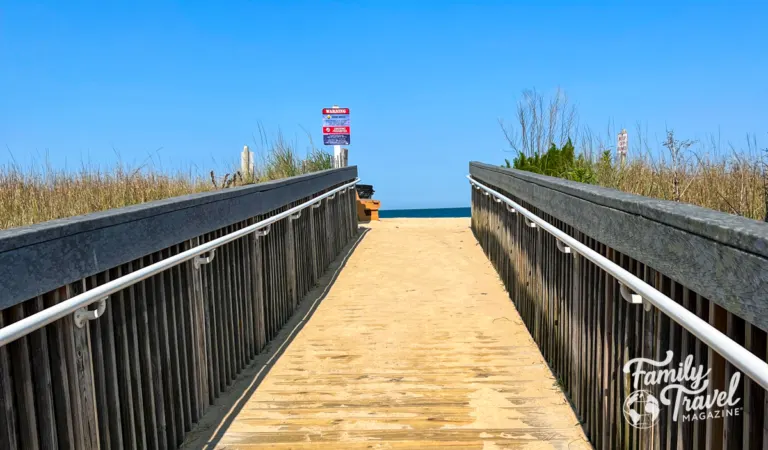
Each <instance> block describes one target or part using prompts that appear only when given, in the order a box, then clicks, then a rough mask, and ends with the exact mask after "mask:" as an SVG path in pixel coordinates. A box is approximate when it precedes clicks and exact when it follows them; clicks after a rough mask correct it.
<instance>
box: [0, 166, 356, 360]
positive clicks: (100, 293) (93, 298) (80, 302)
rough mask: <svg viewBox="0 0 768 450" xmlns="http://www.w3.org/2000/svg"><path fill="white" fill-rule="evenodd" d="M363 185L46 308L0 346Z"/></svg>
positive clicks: (16, 326)
mask: <svg viewBox="0 0 768 450" xmlns="http://www.w3.org/2000/svg"><path fill="white" fill-rule="evenodd" d="M359 182H360V179H359V178H356V179H355V180H354V181H351V182H349V183H347V184H345V185H343V186H340V187H337V188H335V189H332V190H330V191H328V192H326V193H324V194H322V195H319V196H317V197H315V198H313V199H311V200H309V201H307V202H304V203H302V204H300V205H297V206H294V207H293V208H291V209H288V210H286V211H283V212H281V213H279V214H276V215H274V216H272V217H268V218H266V219H264V220H262V221H261V222H257V223H255V224H253V225H249V226H247V227H245V228H242V229H240V230H237V231H235V232H232V233H229V234H227V235H225V236H222V237H220V238H217V239H214V240H212V241H209V242H206V243H205V244H201V245H198V246H197V247H194V248H191V249H189V250H186V251H184V252H182V253H179V254H178V255H174V256H171V257H170V258H166V259H164V260H162V261H158V262H156V263H154V264H152V265H149V266H147V267H144V268H141V269H139V270H137V271H135V272H131V273H129V274H127V275H125V276H122V277H120V278H116V279H114V280H112V281H109V282H107V283H104V284H102V285H101V286H98V287H95V288H93V289H91V290H89V291H86V292H83V293H82V294H78V295H76V296H74V297H72V298H70V299H67V300H64V301H63V302H61V303H57V304H56V305H54V306H51V307H50V308H46V309H44V310H42V311H40V312H37V313H35V314H32V315H31V316H29V317H25V318H23V319H21V320H19V321H18V322H14V323H12V324H10V325H7V326H5V327H3V328H0V347H2V346H4V345H6V344H8V343H11V342H13V341H15V340H16V339H19V338H21V337H23V336H26V335H27V334H29V333H31V332H33V331H35V330H38V329H40V328H42V327H44V326H46V325H48V324H49V323H51V322H54V321H56V320H58V319H61V318H62V317H64V316H67V315H69V314H72V313H74V312H75V311H77V310H78V309H80V308H83V307H86V306H88V305H90V304H91V303H95V302H97V301H100V300H104V299H106V298H107V297H109V296H110V295H111V294H114V293H116V292H119V291H121V290H123V289H125V288H127V287H129V286H132V285H134V284H136V283H138V282H139V281H142V280H145V279H147V278H149V277H151V276H153V275H157V274H159V273H161V272H163V271H165V270H168V269H170V268H171V267H174V266H177V265H179V264H181V263H183V262H185V261H189V260H190V259H192V258H196V257H198V256H200V255H202V254H204V253H208V252H212V251H214V250H215V249H216V248H218V247H221V246H222V245H224V244H227V243H229V242H232V241H234V240H236V239H239V238H241V237H243V236H246V235H248V234H250V233H255V232H258V231H260V230H261V229H264V228H267V229H268V228H269V227H270V225H272V224H273V223H275V222H277V221H279V220H282V219H284V218H286V217H289V216H292V215H294V214H296V213H298V212H300V211H301V210H303V209H306V208H309V207H310V206H312V205H314V204H315V203H317V202H319V201H320V200H323V199H324V198H326V197H330V196H333V195H336V193H337V192H340V191H344V190H346V189H348V188H350V187H352V186H354V185H356V184H357V183H359Z"/></svg>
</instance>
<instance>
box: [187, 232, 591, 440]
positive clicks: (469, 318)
mask: <svg viewBox="0 0 768 450" xmlns="http://www.w3.org/2000/svg"><path fill="white" fill-rule="evenodd" d="M435 222H438V223H437V224H436V223H435ZM468 224H469V221H468V220H465V219H460V220H454V219H441V220H439V221H424V220H418V219H412V220H411V219H409V220H403V221H394V220H390V221H382V222H380V223H375V224H372V225H371V228H372V230H371V231H370V232H369V233H368V234H367V235H366V237H365V238H364V239H363V240H362V242H361V244H360V245H359V246H358V247H357V249H356V250H355V252H354V253H353V254H352V255H351V257H350V259H349V260H348V261H347V263H346V265H345V266H344V268H343V269H342V270H341V272H340V273H339V275H338V278H337V279H336V280H335V282H334V283H333V285H332V287H331V288H330V290H329V291H328V294H327V296H326V297H325V298H324V299H323V300H322V303H320V305H319V307H318V308H317V310H316V311H315V312H314V313H313V315H312V316H311V318H309V320H308V322H307V323H306V325H305V326H304V327H303V328H302V329H301V330H300V331H298V333H297V334H296V335H295V338H294V339H293V340H292V341H291V342H290V344H289V345H287V347H285V348H284V352H282V354H281V356H280V357H279V359H277V362H276V363H275V364H274V366H271V368H270V369H269V371H268V374H267V375H266V377H265V378H264V379H263V381H261V383H260V384H259V385H258V387H257V388H256V389H255V390H254V391H253V392H252V393H249V395H247V396H246V397H245V398H244V400H243V401H244V402H245V403H244V406H243V407H242V409H239V412H238V411H237V410H235V411H234V412H233V413H232V414H233V416H232V419H231V423H228V424H227V425H226V426H225V428H224V429H223V431H222V433H223V436H222V437H221V439H220V440H219V441H218V443H217V444H218V446H219V447H221V448H227V449H238V448H244V449H250V448H254V449H256V448H285V449H287V448H307V449H309V448H313V449H314V448H318V449H319V448H324V449H340V450H342V449H357V448H403V449H406V448H407V449H411V448H515V447H520V448H571V449H578V448H590V446H589V445H588V444H587V443H585V442H584V436H583V434H582V432H581V430H580V427H579V426H578V421H577V420H576V418H575V416H574V415H573V413H572V411H571V410H570V407H569V406H568V404H567V402H566V401H565V398H564V397H563V395H562V393H560V391H559V390H558V389H557V387H556V386H555V379H554V377H553V376H552V374H551V372H550V371H549V369H548V367H547V364H546V362H545V360H544V359H543V357H542V356H541V354H540V353H539V352H538V350H537V349H536V347H535V344H534V343H533V341H532V339H531V338H530V336H529V335H528V332H527V331H526V329H525V326H524V325H523V324H522V322H521V319H520V316H519V314H518V313H517V311H516V310H515V308H514V306H513V305H512V303H511V302H509V299H508V296H507V293H506V292H505V291H504V289H503V287H502V286H501V285H500V283H499V280H498V278H497V277H496V275H495V274H494V271H493V268H492V266H491V265H490V264H488V263H487V262H486V261H485V260H484V256H483V253H482V252H481V250H480V249H479V248H478V247H477V246H475V245H474V242H473V238H472V235H471V232H470V231H469V229H468V226H467V225H468ZM397 226H399V228H396V227H397ZM213 426H214V427H217V426H218V425H213ZM484 445H485V447H483V446H484ZM201 447H203V448H205V445H202V444H200V442H199V441H198V442H188V443H187V448H201Z"/></svg>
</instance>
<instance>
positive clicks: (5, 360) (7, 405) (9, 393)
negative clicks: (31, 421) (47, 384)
mask: <svg viewBox="0 0 768 450" xmlns="http://www.w3.org/2000/svg"><path fill="white" fill-rule="evenodd" d="M4 316H5V314H4V313H3V311H0V328H2V327H4V326H5V325H6V320H5V317H4ZM13 381H14V380H13V376H12V374H11V357H10V355H9V351H8V346H2V347H0V411H2V414H0V448H7V449H9V450H16V449H18V448H19V437H18V436H17V431H16V421H17V419H16V406H15V404H14V402H15V395H14V390H15V388H14V384H13Z"/></svg>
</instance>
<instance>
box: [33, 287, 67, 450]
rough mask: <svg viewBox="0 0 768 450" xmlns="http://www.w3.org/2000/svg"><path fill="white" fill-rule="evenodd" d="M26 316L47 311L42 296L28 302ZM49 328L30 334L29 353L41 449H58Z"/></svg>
mask: <svg viewBox="0 0 768 450" xmlns="http://www.w3.org/2000/svg"><path fill="white" fill-rule="evenodd" d="M26 307H27V308H26V316H31V315H32V314H35V313H37V312H40V311H42V310H43V309H45V306H44V305H43V298H42V296H38V297H36V298H34V299H32V300H30V301H28V302H26ZM48 332H49V328H48V327H43V328H40V329H39V330H37V331H33V332H32V333H30V334H29V351H30V355H29V356H30V359H31V364H32V376H33V377H34V379H33V385H34V394H35V406H36V412H37V426H38V430H37V432H38V433H39V438H40V447H41V448H44V449H49V448H50V449H53V448H58V445H59V444H58V439H57V435H58V433H57V430H56V416H55V408H54V405H53V392H52V390H51V386H52V384H51V383H52V380H51V367H50V359H49V352H48Z"/></svg>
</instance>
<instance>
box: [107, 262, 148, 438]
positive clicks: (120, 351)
mask: <svg viewBox="0 0 768 450" xmlns="http://www.w3.org/2000/svg"><path fill="white" fill-rule="evenodd" d="M122 275H123V272H122V268H120V267H118V268H116V269H113V270H112V271H111V274H110V278H112V279H115V278H119V277H120V276H122ZM128 295H130V294H129V291H128V290H122V291H120V292H117V293H115V294H114V295H112V296H111V298H110V300H109V302H108V303H109V304H108V305H107V309H109V310H110V312H111V319H112V328H113V330H114V344H115V345H114V348H115V379H116V380H117V387H118V394H119V397H120V408H121V409H120V418H121V419H122V435H123V439H124V440H123V446H124V448H131V449H132V448H138V446H139V444H138V443H137V436H136V428H137V427H136V424H135V423H134V411H133V380H132V374H131V359H130V355H129V352H128V340H129V339H130V335H129V332H128V320H127V318H126V315H127V314H126V307H127V302H128V299H127V296H128ZM105 313H106V310H105ZM103 319H106V317H103V318H102V319H98V320H103ZM113 420H114V418H113ZM142 448H143V447H142Z"/></svg>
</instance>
